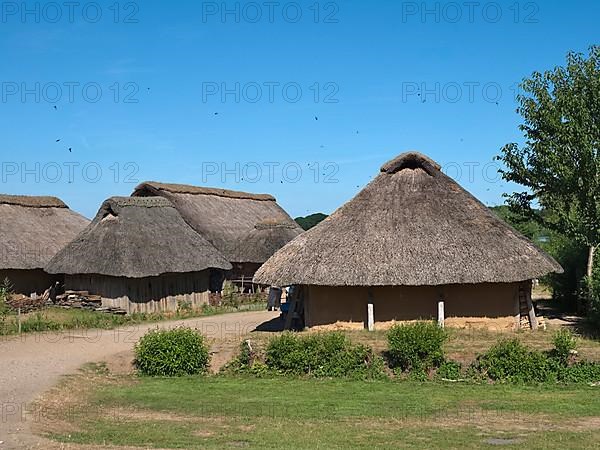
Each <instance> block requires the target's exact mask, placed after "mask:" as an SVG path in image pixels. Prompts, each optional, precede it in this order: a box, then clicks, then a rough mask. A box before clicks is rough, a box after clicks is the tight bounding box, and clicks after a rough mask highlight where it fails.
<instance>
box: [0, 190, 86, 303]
mask: <svg viewBox="0 0 600 450" xmlns="http://www.w3.org/2000/svg"><path fill="white" fill-rule="evenodd" d="M88 223H89V221H88V220H87V219H86V218H85V217H83V216H81V215H79V214H77V213H76V212H74V211H71V210H70V209H69V208H68V207H67V205H66V204H65V203H63V202H62V201H61V200H60V199H58V198H56V197H30V196H23V195H1V194H0V236H1V239H0V278H1V279H2V280H3V279H4V278H8V279H9V280H10V282H11V283H12V284H13V288H14V289H15V291H16V292H18V293H23V294H31V293H32V292H36V293H40V292H43V291H44V290H45V289H47V288H48V287H50V285H51V284H52V282H53V278H52V277H49V276H48V274H46V273H45V272H44V271H43V270H42V269H43V268H44V267H45V266H46V264H47V263H48V261H50V259H51V258H52V257H53V256H54V255H55V254H56V253H57V252H58V251H59V250H60V249H61V248H63V247H64V246H65V245H66V244H68V243H69V242H70V241H71V240H72V239H73V238H75V236H77V234H79V232H81V230H83V229H84V228H85V227H86V226H87V224H88Z"/></svg>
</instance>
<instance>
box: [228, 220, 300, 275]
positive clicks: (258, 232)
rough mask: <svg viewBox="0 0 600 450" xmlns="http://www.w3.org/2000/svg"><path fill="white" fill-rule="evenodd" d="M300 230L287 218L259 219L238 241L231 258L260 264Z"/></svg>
mask: <svg viewBox="0 0 600 450" xmlns="http://www.w3.org/2000/svg"><path fill="white" fill-rule="evenodd" d="M301 232H302V230H301V229H300V228H299V227H298V226H297V225H295V224H292V223H290V222H289V221H287V220H286V221H278V220H268V219H267V220H263V221H260V222H258V223H257V224H256V225H254V228H252V230H250V231H249V232H248V233H247V234H246V235H245V236H244V237H242V238H241V239H240V240H239V241H238V243H237V246H236V247H235V250H234V252H233V256H232V259H233V260H234V261H246V262H249V263H256V264H262V263H264V262H265V261H266V260H267V259H269V258H270V257H271V256H272V255H273V254H274V253H275V252H276V251H277V250H279V249H280V248H282V247H283V246H284V245H286V244H287V243H288V242H290V241H291V240H292V239H294V238H295V237H296V236H298V235H299V234H300V233H301Z"/></svg>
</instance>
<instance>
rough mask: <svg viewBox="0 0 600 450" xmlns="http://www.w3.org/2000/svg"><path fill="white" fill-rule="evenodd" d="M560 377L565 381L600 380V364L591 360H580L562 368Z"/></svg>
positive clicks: (591, 381)
mask: <svg viewBox="0 0 600 450" xmlns="http://www.w3.org/2000/svg"><path fill="white" fill-rule="evenodd" d="M558 378H559V381H563V382H565V383H594V382H600V364H599V363H597V362H590V361H582V362H578V363H576V364H573V365H572V366H568V367H565V368H562V370H560V372H559V377H558Z"/></svg>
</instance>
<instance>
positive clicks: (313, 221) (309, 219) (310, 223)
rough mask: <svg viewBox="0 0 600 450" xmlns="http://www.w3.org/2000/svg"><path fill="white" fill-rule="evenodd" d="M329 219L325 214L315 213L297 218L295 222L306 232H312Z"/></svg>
mask: <svg viewBox="0 0 600 450" xmlns="http://www.w3.org/2000/svg"><path fill="white" fill-rule="evenodd" d="M326 218H327V215H325V214H323V213H315V214H311V215H310V216H306V217H296V218H295V219H294V220H295V221H296V223H297V224H298V225H300V227H302V229H303V230H304V231H307V230H310V229H311V228H312V227H314V226H316V225H318V224H319V223H321V222H322V221H323V220H325V219H326Z"/></svg>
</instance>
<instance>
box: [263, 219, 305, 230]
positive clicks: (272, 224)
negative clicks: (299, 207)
mask: <svg viewBox="0 0 600 450" xmlns="http://www.w3.org/2000/svg"><path fill="white" fill-rule="evenodd" d="M254 228H255V229H256V230H273V229H278V228H279V229H281V228H284V229H288V230H297V229H298V226H297V225H294V224H293V223H291V222H288V221H286V222H282V221H280V220H273V219H267V220H263V221H261V222H258V223H257V224H256V225H254Z"/></svg>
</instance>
